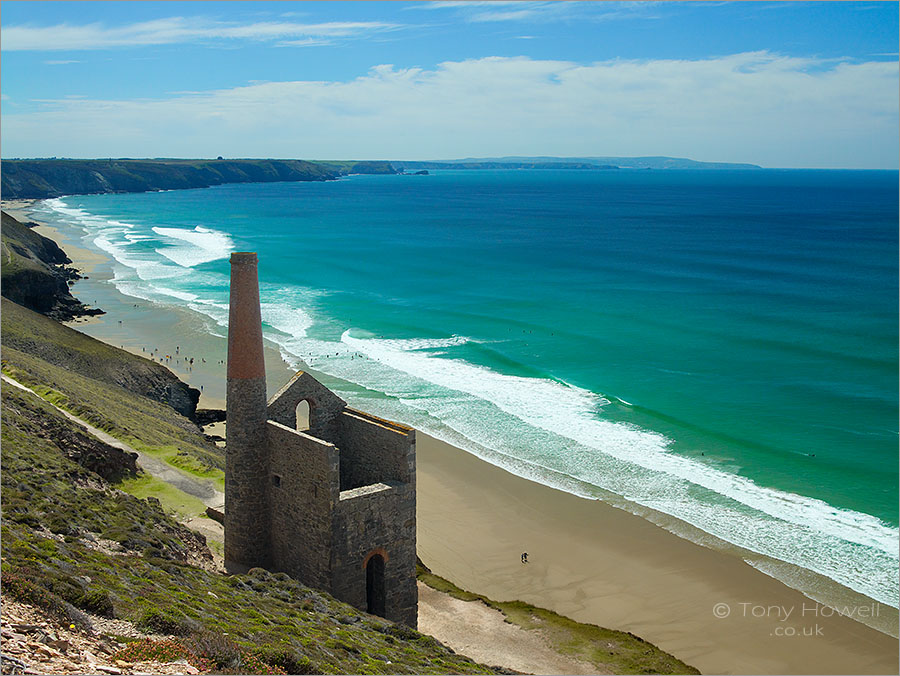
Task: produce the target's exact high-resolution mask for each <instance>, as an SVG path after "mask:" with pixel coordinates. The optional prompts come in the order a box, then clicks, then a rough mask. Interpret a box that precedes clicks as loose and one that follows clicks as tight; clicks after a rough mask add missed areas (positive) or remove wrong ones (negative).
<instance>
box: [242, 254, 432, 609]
mask: <svg viewBox="0 0 900 676" xmlns="http://www.w3.org/2000/svg"><path fill="white" fill-rule="evenodd" d="M304 402H305V404H304ZM307 406H308V427H307V425H306V424H305V422H306V417H307V416H305V415H303V412H305V411H306V407H307ZM298 409H300V410H301V415H299V416H298ZM298 418H299V424H298ZM227 425H228V430H227V435H228V441H227V444H226V469H225V563H226V567H227V568H228V569H229V570H231V571H234V572H241V571H246V570H247V569H249V568H252V567H261V568H267V569H269V570H273V571H283V572H285V573H287V574H288V575H291V576H292V577H294V578H296V579H297V580H299V581H301V582H303V583H304V584H307V585H309V586H311V587H316V588H318V589H323V590H325V591H327V592H329V593H330V594H332V595H333V596H334V597H336V598H338V599H340V600H342V601H346V602H347V603H350V604H352V605H354V606H356V607H357V608H360V609H361V610H366V611H368V612H370V613H374V614H376V615H381V616H382V617H386V618H388V619H390V620H394V621H396V622H402V623H404V624H407V625H409V626H411V627H415V626H416V615H417V603H418V594H417V591H416V570H415V568H416V432H415V430H413V429H410V428H409V427H405V426H403V425H398V424H396V423H393V422H389V421H387V420H382V419H380V418H376V417H375V416H371V415H368V414H366V413H362V412H361V411H356V410H354V409H351V408H349V407H348V406H347V404H346V402H344V401H343V400H342V399H341V398H340V397H338V396H337V395H335V394H334V393H333V392H331V391H330V390H329V389H328V388H326V387H325V386H324V385H322V384H321V383H319V382H318V381H317V380H316V379H315V378H313V377H312V376H311V375H309V374H308V373H304V372H303V371H299V372H297V374H296V375H294V377H293V378H291V380H290V382H288V383H287V385H285V386H284V387H282V388H281V390H279V391H278V393H277V394H275V395H274V396H273V397H272V398H271V399H270V400H268V401H267V400H266V372H265V362H264V359H263V338H262V323H261V319H260V306H259V284H258V281H257V259H256V254H255V253H233V254H232V255H231V297H230V310H229V323H228V390H227ZM300 428H306V429H300Z"/></svg>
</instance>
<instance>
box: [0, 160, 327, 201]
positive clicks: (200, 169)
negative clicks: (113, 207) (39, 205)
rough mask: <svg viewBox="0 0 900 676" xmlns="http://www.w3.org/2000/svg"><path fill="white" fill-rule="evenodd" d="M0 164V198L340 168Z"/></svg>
mask: <svg viewBox="0 0 900 676" xmlns="http://www.w3.org/2000/svg"><path fill="white" fill-rule="evenodd" d="M2 169H3V175H2V183H0V190H2V194H3V198H4V199H43V198H47V197H59V196H61V195H74V194H95V193H116V192H149V191H153V190H180V189H185V188H208V187H210V186H213V185H222V184H224V183H272V182H276V181H327V180H331V179H335V178H337V177H338V176H339V175H340V174H341V172H340V171H339V170H337V169H336V168H334V167H330V166H328V165H324V164H317V163H313V162H304V161H302V160H132V159H109V160H68V159H49V160H3V162H2Z"/></svg>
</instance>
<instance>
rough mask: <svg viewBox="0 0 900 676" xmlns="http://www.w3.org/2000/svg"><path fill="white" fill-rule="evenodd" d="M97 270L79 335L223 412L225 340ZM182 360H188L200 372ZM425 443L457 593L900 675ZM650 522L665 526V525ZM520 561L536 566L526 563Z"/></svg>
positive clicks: (671, 557)
mask: <svg viewBox="0 0 900 676" xmlns="http://www.w3.org/2000/svg"><path fill="white" fill-rule="evenodd" d="M25 218H26V219H27V220H30V217H28V216H25ZM64 234H65V233H63V235H64ZM60 245H61V246H63V247H64V248H65V249H66V251H67V253H68V254H69V256H70V257H71V258H73V260H74V261H75V264H76V267H78V266H79V263H80V262H81V260H80V259H79V258H78V256H79V253H78V252H76V251H74V250H73V251H71V252H70V251H69V246H67V242H66V241H65V239H64V237H63V241H60ZM88 253H93V252H88ZM94 265H95V268H94V270H95V274H94V275H92V279H90V280H83V281H80V282H78V283H77V284H76V285H75V287H74V288H73V293H74V294H75V295H76V296H78V297H79V298H80V299H81V300H82V301H84V302H87V303H92V304H93V302H94V301H95V300H96V302H97V304H98V306H99V307H101V308H103V309H104V310H106V311H107V313H108V314H107V315H103V316H102V317H99V318H96V319H95V320H94V321H91V322H90V323H82V324H79V323H77V322H76V323H74V327H75V328H78V329H79V330H82V331H84V332H85V333H88V334H90V335H93V336H95V337H97V338H99V339H101V340H105V341H106V342H108V343H111V344H113V345H116V346H124V347H125V348H126V349H129V350H131V351H132V352H135V353H137V354H143V355H144V356H146V355H147V353H148V352H149V351H150V350H152V349H154V348H156V349H158V350H159V351H160V352H161V353H163V354H175V353H174V349H175V346H176V345H177V346H178V355H179V356H178V359H179V361H178V362H177V363H176V362H175V361H174V360H172V361H171V362H170V363H167V366H169V367H170V368H171V369H172V370H173V371H174V372H175V373H177V374H178V375H179V376H180V377H182V378H183V379H184V380H186V381H187V382H189V383H190V384H191V385H193V386H194V387H197V388H200V386H201V385H202V386H203V398H202V400H201V406H203V407H211V408H221V407H223V404H224V391H225V366H224V364H223V363H220V362H222V361H224V359H225V356H226V355H225V350H226V343H225V339H224V333H223V331H222V329H221V327H215V326H210V321H209V320H207V319H204V318H200V317H198V316H197V315H195V314H193V313H190V312H188V311H181V310H174V309H171V308H165V309H163V308H162V307H161V306H158V305H155V304H153V303H149V302H146V301H141V300H136V299H131V298H129V297H126V296H122V295H121V294H119V293H118V292H117V291H116V290H115V289H114V288H113V287H112V285H110V284H108V283H106V282H105V281H104V280H103V278H104V276H106V279H108V278H109V276H107V275H111V272H110V271H111V268H110V266H109V263H108V262H105V263H104V262H95V263H94ZM84 294H87V295H84ZM94 296H96V298H94ZM119 322H121V323H119ZM210 330H212V331H215V332H217V333H219V335H218V336H215V335H211V334H210ZM185 356H187V357H191V356H193V357H194V359H195V362H194V365H193V366H192V367H191V366H188V365H187V364H184V362H183V357H185ZM198 357H199V358H202V359H206V363H202V362H200V361H199V359H198ZM266 360H267V373H268V389H269V392H270V394H271V393H274V392H275V391H276V390H277V389H278V388H279V387H280V386H281V385H283V384H284V383H285V382H286V381H287V379H288V378H289V377H290V376H291V371H290V370H289V369H288V367H287V365H286V364H285V362H284V361H283V360H282V359H281V357H280V354H279V353H278V351H277V350H276V349H275V348H274V346H269V349H267V350H266ZM157 361H158V360H157ZM418 438H419V443H418V458H417V464H418V538H419V540H418V549H419V554H420V556H421V558H422V560H423V561H424V562H425V564H426V565H428V566H429V567H430V568H431V569H432V570H433V571H434V572H435V573H437V574H438V575H442V576H444V577H446V578H448V579H450V580H451V581H453V582H455V583H456V584H458V585H459V586H461V587H463V588H466V589H470V590H472V591H477V592H479V593H481V594H485V595H487V596H489V597H491V598H494V599H497V600H512V599H521V600H523V601H528V602H530V603H533V604H535V605H538V606H543V607H546V608H549V609H551V610H555V611H557V612H559V613H561V614H563V615H566V616H569V617H572V618H573V619H576V620H579V621H581V622H590V623H594V624H599V625H601V626H605V627H610V628H614V629H622V630H626V631H631V632H633V633H635V634H637V635H638V636H641V637H642V638H644V639H646V640H648V641H650V642H652V643H655V644H656V645H658V646H659V647H660V648H662V649H664V650H666V651H668V652H671V653H672V654H674V655H676V656H677V657H678V658H679V659H682V660H684V661H685V662H687V663H689V664H691V665H693V666H695V667H697V668H698V669H700V670H701V671H703V672H705V673H897V672H898V657H897V651H898V641H897V639H895V638H892V637H891V636H889V635H887V634H886V633H882V632H880V631H877V630H875V629H873V628H871V627H869V626H866V624H863V623H861V622H857V621H856V620H854V619H850V618H849V617H841V616H839V615H838V614H837V613H835V612H834V611H832V610H831V609H830V608H828V607H826V606H822V605H820V604H818V603H816V602H814V601H813V600H811V599H810V598H808V597H806V596H804V595H803V594H801V593H800V592H798V591H796V590H794V589H791V588H789V587H787V586H785V585H784V584H782V583H781V582H779V581H778V580H776V579H774V578H772V577H769V576H767V575H765V574H764V573H762V572H760V571H759V570H757V569H755V568H753V567H752V566H750V565H748V564H747V563H746V562H745V561H744V560H743V558H742V556H743V555H745V554H748V553H745V552H741V551H740V550H737V549H735V548H731V549H730V550H729V548H727V547H723V548H722V549H711V548H708V547H703V546H701V545H698V544H694V543H693V542H691V541H689V540H686V539H683V538H681V537H678V536H676V535H674V534H672V533H671V532H669V531H668V530H665V529H664V528H661V527H660V526H658V525H655V524H654V523H653V522H651V521H650V520H647V519H645V518H641V517H639V516H635V515H634V514H631V513H628V512H626V511H624V510H622V509H618V508H616V507H612V506H610V505H608V504H605V503H601V502H599V501H592V500H586V499H583V498H579V497H576V496H573V495H570V494H568V493H564V492H562V491H558V490H555V489H552V488H548V487H546V486H543V485H541V484H537V483H534V482H532V481H529V480H527V479H522V478H520V477H517V476H514V475H512V474H510V473H508V472H506V471H504V470H502V469H500V468H497V467H494V466H493V465H490V464H488V463H486V462H484V461H482V460H480V459H478V458H476V457H474V456H472V455H471V454H469V453H467V452H465V451H463V450H460V449H458V448H455V447H453V446H450V445H448V444H445V443H443V442H441V441H438V440H435V439H431V438H430V437H428V436H427V435H424V434H420V435H419V437H418ZM646 515H647V516H648V517H649V518H651V519H654V520H656V521H657V522H660V523H665V517H663V516H662V515H659V514H654V513H650V512H649V510H647V514H646ZM523 551H527V552H528V553H529V563H528V564H522V563H521V561H520V554H521V552H523ZM845 598H846V600H847V610H848V611H849V612H852V613H854V614H855V615H856V616H857V617H860V618H861V619H863V620H864V621H865V622H868V623H869V624H876V625H878V626H881V627H883V628H885V629H886V630H888V631H893V632H896V628H897V610H896V609H893V608H890V607H888V606H883V605H881V604H875V603H874V602H872V601H871V600H869V599H866V598H865V597H863V596H861V595H858V594H854V593H852V592H849V591H847V593H846V595H845ZM867 615H875V617H867Z"/></svg>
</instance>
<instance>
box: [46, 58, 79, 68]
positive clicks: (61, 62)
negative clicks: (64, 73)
mask: <svg viewBox="0 0 900 676" xmlns="http://www.w3.org/2000/svg"><path fill="white" fill-rule="evenodd" d="M44 63H45V64H47V65H48V66H65V65H66V64H69V63H81V61H77V60H75V59H51V60H49V61H44Z"/></svg>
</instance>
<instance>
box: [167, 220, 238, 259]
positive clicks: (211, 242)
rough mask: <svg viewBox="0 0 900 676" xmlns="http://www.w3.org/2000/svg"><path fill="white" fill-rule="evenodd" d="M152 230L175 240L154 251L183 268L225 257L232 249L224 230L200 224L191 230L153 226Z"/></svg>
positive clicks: (229, 239) (232, 245)
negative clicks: (219, 230)
mask: <svg viewBox="0 0 900 676" xmlns="http://www.w3.org/2000/svg"><path fill="white" fill-rule="evenodd" d="M153 232H155V233H156V234H157V235H160V236H162V237H165V238H167V239H169V240H175V243H174V244H171V243H167V246H164V247H161V248H159V249H157V250H156V251H157V253H159V254H160V255H162V256H165V257H166V258H168V259H169V260H170V261H172V262H173V263H176V264H178V265H180V266H182V267H185V268H191V267H194V266H195V265H201V264H202V263H209V262H211V261H215V260H219V259H222V258H227V257H228V255H229V254H230V253H231V251H232V250H233V249H234V244H233V243H232V241H231V237H229V236H228V235H226V234H225V233H224V232H218V231H216V230H211V229H210V228H204V227H203V226H200V225H198V226H196V227H195V228H194V229H193V230H185V229H182V228H161V227H154V228H153Z"/></svg>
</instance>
